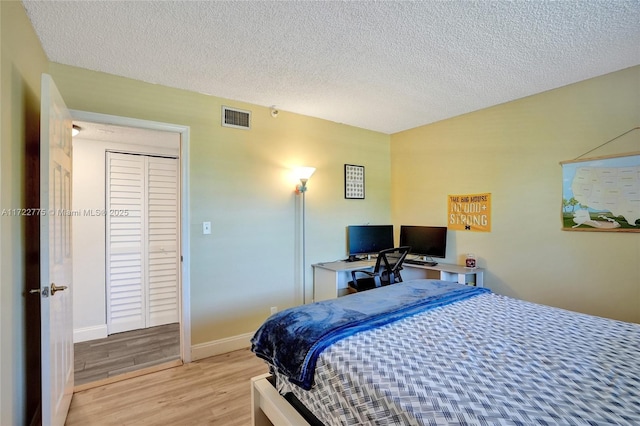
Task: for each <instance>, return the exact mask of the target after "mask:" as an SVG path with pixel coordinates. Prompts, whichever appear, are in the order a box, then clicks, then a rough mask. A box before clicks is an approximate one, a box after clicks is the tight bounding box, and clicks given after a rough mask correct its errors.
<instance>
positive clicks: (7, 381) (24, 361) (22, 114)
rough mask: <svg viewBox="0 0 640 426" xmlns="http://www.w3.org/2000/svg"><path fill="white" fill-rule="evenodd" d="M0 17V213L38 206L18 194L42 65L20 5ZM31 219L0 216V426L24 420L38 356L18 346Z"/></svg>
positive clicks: (30, 157)
mask: <svg viewBox="0 0 640 426" xmlns="http://www.w3.org/2000/svg"><path fill="white" fill-rule="evenodd" d="M0 15H1V25H0V26H1V35H0V44H1V47H2V59H1V69H2V71H1V79H0V98H1V101H0V102H1V103H0V105H1V114H0V135H1V136H0V137H1V143H0V210H2V209H17V208H21V207H38V205H34V204H33V203H34V202H37V200H35V201H34V200H33V199H31V198H29V197H27V195H26V194H27V193H26V191H25V190H26V188H28V187H29V186H30V185H31V184H33V183H37V179H38V173H37V167H38V166H37V164H38V163H37V157H34V150H33V149H32V148H33V147H36V148H37V146H38V143H39V142H38V141H39V138H40V134H39V131H40V76H41V74H42V72H45V71H46V70H47V66H48V61H47V58H46V56H45V54H44V52H43V50H42V47H41V46H40V42H39V41H38V39H37V37H36V35H35V33H34V31H33V29H32V27H31V23H30V22H29V20H28V18H27V16H26V14H25V12H24V9H23V7H22V4H21V3H19V2H5V1H2V2H0ZM35 154H37V149H36V151H35ZM31 194H33V191H31ZM33 219H34V218H25V217H16V216H14V217H12V216H8V215H2V216H0V236H1V238H0V271H1V272H2V275H1V279H0V361H1V362H0V424H2V425H19V424H25V423H28V420H30V418H31V415H32V414H33V412H34V410H35V407H34V404H37V401H35V402H34V401H33V400H29V401H27V386H28V385H27V383H28V382H29V380H31V379H32V378H31V377H30V376H29V374H30V372H29V371H28V370H29V369H28V368H27V366H28V365H30V364H29V362H30V361H31V360H33V358H32V356H33V355H35V356H36V361H37V359H38V358H39V356H38V349H37V348H29V349H27V348H26V344H27V343H26V342H27V332H26V328H27V327H28V323H27V321H26V320H25V316H26V315H28V313H27V312H29V313H30V310H28V309H27V304H28V303H30V305H29V306H31V307H32V306H33V303H36V304H38V303H39V300H38V299H37V297H36V296H27V297H31V298H32V299H29V300H27V299H26V298H25V295H24V291H25V290H26V289H27V288H30V287H31V286H33V287H39V282H38V279H39V278H38V276H37V263H38V254H37V252H35V253H34V252H33V250H34V247H33V244H32V242H33V234H31V237H32V238H30V239H28V238H27V237H26V235H27V233H28V232H31V231H32V229H33V228H32V226H33V225H34V224H35V226H36V227H37V223H38V222H37V218H36V221H35V222H34V220H33ZM36 239H37V238H36ZM34 262H35V265H34ZM33 321H40V318H39V317H36V318H33ZM31 383H32V382H31ZM29 386H31V385H29ZM37 392H39V391H37ZM37 392H36V395H37ZM32 393H33V392H32Z"/></svg>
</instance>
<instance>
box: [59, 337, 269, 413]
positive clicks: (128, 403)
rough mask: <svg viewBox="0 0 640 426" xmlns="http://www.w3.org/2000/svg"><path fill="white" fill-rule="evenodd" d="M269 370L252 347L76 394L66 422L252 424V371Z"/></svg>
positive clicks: (253, 374) (254, 372)
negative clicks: (250, 349)
mask: <svg viewBox="0 0 640 426" xmlns="http://www.w3.org/2000/svg"><path fill="white" fill-rule="evenodd" d="M267 371H268V368H267V365H266V364H265V362H264V361H263V360H261V359H259V358H257V357H256V356H255V355H254V354H253V353H252V352H251V351H249V350H248V349H243V350H239V351H234V352H230V353H227V354H223V355H218V356H215V357H211V358H206V359H202V360H199V361H196V362H192V363H190V364H185V365H182V366H179V367H175V368H171V369H168V370H163V371H159V372H156V373H152V374H147V375H145V376H140V377H135V378H132V379H128V380H123V381H120V382H117V383H112V384H109V385H105V386H100V387H96V388H93V389H89V390H85V391H82V392H78V393H76V394H74V395H73V399H72V401H71V408H70V410H69V415H68V416H67V422H66V425H68V426H74V425H82V426H86V425H100V426H102V425H136V426H137V425H224V426H247V425H250V424H251V387H250V379H251V377H254V376H258V375H260V374H264V373H266V372H267Z"/></svg>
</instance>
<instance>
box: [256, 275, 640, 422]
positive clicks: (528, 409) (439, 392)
mask: <svg viewBox="0 0 640 426" xmlns="http://www.w3.org/2000/svg"><path fill="white" fill-rule="evenodd" d="M252 350H253V351H254V353H255V354H256V355H257V356H258V357H260V358H262V359H264V360H265V361H266V362H267V363H268V364H269V367H270V372H271V373H270V374H269V375H268V376H269V377H266V376H265V377H258V378H255V379H254V380H253V383H252V393H253V405H254V407H253V412H254V424H256V425H263V424H275V425H280V424H283V425H284V424H291V425H306V424H310V425H315V424H323V425H326V426H330V425H469V426H471V425H640V325H639V324H634V323H626V322H621V321H615V320H611V319H606V318H600V317H595V316H591V315H585V314H580V313H575V312H570V311H566V310H562V309H558V308H552V307H549V306H545V305H539V304H534V303H530V302H526V301H522V300H518V299H514V298H509V297H505V296H501V295H498V294H495V293H492V292H490V291H489V290H488V289H484V288H477V287H470V286H465V285H460V284H457V283H450V282H445V281H439V280H412V281H406V282H404V283H399V284H394V285H392V286H388V287H383V288H378V289H375V290H371V291H367V292H363V293H356V294H352V295H349V296H345V297H341V298H338V299H334V300H328V301H323V302H319V303H313V304H309V305H303V306H300V307H296V308H292V309H289V310H285V311H282V312H279V313H278V314H275V315H272V316H271V317H270V318H269V319H268V320H267V321H266V322H265V323H264V324H263V325H262V326H261V327H260V329H259V330H258V331H257V332H256V334H255V336H254V337H253V339H252Z"/></svg>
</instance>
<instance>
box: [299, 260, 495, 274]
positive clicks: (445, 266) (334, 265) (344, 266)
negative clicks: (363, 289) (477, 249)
mask: <svg viewBox="0 0 640 426" xmlns="http://www.w3.org/2000/svg"><path fill="white" fill-rule="evenodd" d="M375 264H376V261H375V259H372V260H358V261H356V262H345V261H343V260H338V261H335V262H321V263H316V264H314V265H312V266H313V267H317V268H324V269H329V270H331V271H353V270H355V269H366V268H372V267H374V266H375ZM402 267H404V268H419V269H429V270H432V271H445V272H450V273H454V274H475V273H482V272H484V269H483V268H467V267H464V266H461V265H453V264H450V263H438V264H437V265H435V266H431V265H416V264H412V263H406V262H405V263H403V264H402Z"/></svg>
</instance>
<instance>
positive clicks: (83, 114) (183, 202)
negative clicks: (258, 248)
mask: <svg viewBox="0 0 640 426" xmlns="http://www.w3.org/2000/svg"><path fill="white" fill-rule="evenodd" d="M69 112H70V113H71V117H72V119H73V120H77V121H89V122H93V123H100V124H113V125H116V126H123V127H136V128H140V129H147V130H159V131H165V132H174V133H179V134H180V255H181V259H182V262H181V266H180V274H181V286H180V289H181V294H180V357H181V359H182V362H183V363H189V362H191V277H190V273H189V271H190V269H191V268H190V265H191V256H190V249H189V247H190V232H189V223H191V210H190V209H189V143H190V141H189V132H190V128H189V126H182V125H179V124H171V123H162V122H159V121H150V120H142V119H137V118H131V117H122V116H117V115H109V114H100V113H95V112H88V111H80V110H73V109H70V110H69Z"/></svg>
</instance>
